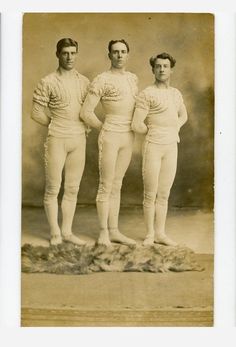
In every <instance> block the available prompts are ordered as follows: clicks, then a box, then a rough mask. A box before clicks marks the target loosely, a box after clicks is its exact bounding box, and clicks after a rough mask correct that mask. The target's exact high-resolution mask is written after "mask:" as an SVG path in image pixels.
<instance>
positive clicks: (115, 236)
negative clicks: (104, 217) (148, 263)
mask: <svg viewBox="0 0 236 347" xmlns="http://www.w3.org/2000/svg"><path fill="white" fill-rule="evenodd" d="M110 240H111V242H118V243H122V244H124V245H128V246H132V245H133V246H134V245H136V241H134V240H133V239H130V238H129V237H127V236H125V235H123V234H121V232H120V231H119V230H115V231H110Z"/></svg>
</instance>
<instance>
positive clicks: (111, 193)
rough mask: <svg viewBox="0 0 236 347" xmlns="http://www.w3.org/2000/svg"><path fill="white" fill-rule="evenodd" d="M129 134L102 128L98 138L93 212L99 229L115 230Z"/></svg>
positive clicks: (130, 145) (128, 156) (128, 154)
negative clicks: (96, 182) (95, 211)
mask: <svg viewBox="0 0 236 347" xmlns="http://www.w3.org/2000/svg"><path fill="white" fill-rule="evenodd" d="M133 140H134V134H133V132H131V131H129V132H114V131H107V130H104V129H102V130H101V132H100V134H99V138H98V146H99V174H100V179H99V187H98V193H97V198H96V202H97V211H98V218H99V223H100V229H103V230H107V229H109V230H111V229H116V230H117V229H118V216H119V210H120V190H121V186H122V180H123V177H124V175H125V172H126V170H127V169H128V166H129V163H130V160H131V156H132V149H133Z"/></svg>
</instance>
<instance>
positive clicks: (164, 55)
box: [149, 52, 176, 69]
mask: <svg viewBox="0 0 236 347" xmlns="http://www.w3.org/2000/svg"><path fill="white" fill-rule="evenodd" d="M158 58H159V59H168V60H169V61H170V67H171V68H172V67H174V66H175V63H176V60H175V59H174V58H173V57H172V56H171V55H170V54H169V53H165V52H163V53H160V54H157V55H154V56H152V57H151V58H150V59H149V63H150V65H151V67H152V68H153V69H154V67H155V63H156V60H157V59H158Z"/></svg>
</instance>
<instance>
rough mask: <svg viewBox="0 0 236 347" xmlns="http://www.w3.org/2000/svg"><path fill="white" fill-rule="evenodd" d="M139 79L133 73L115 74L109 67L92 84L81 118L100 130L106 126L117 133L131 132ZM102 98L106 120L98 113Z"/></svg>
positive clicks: (106, 128)
mask: <svg viewBox="0 0 236 347" xmlns="http://www.w3.org/2000/svg"><path fill="white" fill-rule="evenodd" d="M137 82H138V79H137V76H136V75H134V74H133V73H131V72H126V71H125V72H123V73H114V72H112V71H111V70H109V71H106V72H103V73H101V74H100V75H98V76H97V77H96V78H95V79H94V80H93V82H92V83H91V84H90V86H89V89H88V94H87V97H86V99H85V102H84V104H83V107H82V111H81V115H80V116H81V118H82V119H83V120H84V122H85V123H86V124H88V125H89V126H91V127H94V128H97V129H98V130H100V129H101V128H102V127H103V128H104V129H105V130H110V131H116V132H126V131H130V130H131V121H132V117H133V112H134V105H135V98H136V95H137V93H138V87H137ZM99 101H101V104H102V106H103V109H104V112H105V121H104V123H102V122H101V121H100V120H99V119H98V117H97V116H96V114H95V113H94V110H95V108H96V106H97V104H98V103H99Z"/></svg>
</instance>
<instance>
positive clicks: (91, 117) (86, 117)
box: [80, 93, 103, 130]
mask: <svg viewBox="0 0 236 347" xmlns="http://www.w3.org/2000/svg"><path fill="white" fill-rule="evenodd" d="M99 101H100V97H99V96H97V95H94V94H90V93H89V94H87V96H86V99H85V101H84V104H83V106H82V109H81V112H80V118H81V119H82V120H83V121H84V122H85V123H86V124H88V125H89V126H91V127H93V128H96V129H98V130H100V129H101V128H102V125H103V123H102V122H101V121H100V120H99V119H98V117H97V116H96V114H95V113H94V110H95V108H96V106H97V104H98V103H99Z"/></svg>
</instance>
